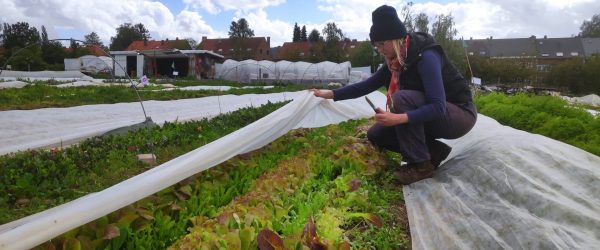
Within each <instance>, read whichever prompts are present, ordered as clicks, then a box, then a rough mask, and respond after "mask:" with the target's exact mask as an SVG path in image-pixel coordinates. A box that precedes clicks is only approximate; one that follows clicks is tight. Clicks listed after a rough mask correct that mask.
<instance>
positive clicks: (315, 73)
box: [215, 59, 352, 84]
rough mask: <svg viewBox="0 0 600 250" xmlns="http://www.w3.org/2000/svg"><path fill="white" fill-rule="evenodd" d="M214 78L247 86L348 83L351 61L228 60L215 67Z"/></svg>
mask: <svg viewBox="0 0 600 250" xmlns="http://www.w3.org/2000/svg"><path fill="white" fill-rule="evenodd" d="M215 69H216V77H217V78H220V79H225V80H231V81H238V82H242V83H250V82H252V81H254V80H261V81H279V80H289V81H292V82H298V81H299V82H298V83H304V82H306V83H309V82H310V81H318V82H322V81H334V82H342V83H344V84H346V83H348V81H349V79H350V71H351V69H352V68H351V66H350V62H343V63H334V62H329V61H324V62H320V63H308V62H290V61H285V60H284V61H278V62H273V61H266V60H263V61H256V60H245V61H241V62H238V61H235V60H231V59H228V60H226V61H225V62H223V64H217V67H216V68H215Z"/></svg>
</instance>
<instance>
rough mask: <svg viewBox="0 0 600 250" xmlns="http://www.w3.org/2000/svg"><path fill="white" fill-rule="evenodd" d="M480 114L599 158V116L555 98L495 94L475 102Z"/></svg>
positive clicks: (480, 97) (477, 99) (484, 96)
mask: <svg viewBox="0 0 600 250" xmlns="http://www.w3.org/2000/svg"><path fill="white" fill-rule="evenodd" d="M476 105H477V108H478V111H479V112H480V113H482V114H485V115H487V116H490V117H492V118H494V119H496V120H497V121H498V122H500V123H502V124H504V125H508V126H511V127H513V128H516V129H521V130H525V131H528V132H532V133H537V134H541V135H544V136H547V137H550V138H553V139H555V140H559V141H562V142H565V143H568V144H571V145H573V146H575V147H578V148H581V149H583V150H586V151H588V152H590V153H592V154H595V155H598V156H600V116H593V115H592V114H590V113H589V112H587V111H586V110H585V109H583V108H580V107H573V106H571V105H569V104H568V103H567V102H566V101H564V100H562V99H560V98H558V97H552V96H536V95H528V94H517V95H514V96H508V95H504V94H498V93H492V94H488V95H482V96H479V97H477V98H476Z"/></svg>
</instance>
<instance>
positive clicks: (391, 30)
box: [369, 5, 406, 42]
mask: <svg viewBox="0 0 600 250" xmlns="http://www.w3.org/2000/svg"><path fill="white" fill-rule="evenodd" d="M369 37H371V42H379V41H385V40H393V39H400V38H404V37H406V27H404V24H403V23H402V21H400V18H398V13H397V12H396V9H394V7H392V6H387V5H382V6H380V7H379V8H377V9H375V11H373V25H371V32H369Z"/></svg>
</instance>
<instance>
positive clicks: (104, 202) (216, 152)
mask: <svg viewBox="0 0 600 250" xmlns="http://www.w3.org/2000/svg"><path fill="white" fill-rule="evenodd" d="M369 98H371V99H373V100H376V102H377V103H383V102H385V96H384V95H383V94H381V93H379V92H374V93H371V94H370V97H369ZM373 114H375V112H374V111H373V110H372V109H371V108H370V106H368V104H367V103H366V102H365V101H364V99H354V100H347V101H341V102H335V103H334V102H333V101H331V100H325V99H322V98H317V97H314V95H313V94H312V93H311V92H308V91H302V92H301V93H297V97H296V99H294V101H292V102H291V103H288V104H287V105H285V106H284V107H282V108H280V109H278V110H276V111H275V112H273V113H271V114H269V115H267V116H265V117H263V118H262V119H260V120H258V121H256V122H254V123H252V124H250V125H248V126H246V127H244V128H242V129H239V130H237V131H235V132H233V133H231V134H229V135H227V136H225V137H222V138H221V139H219V140H216V141H214V142H211V143H209V144H207V145H205V146H203V147H200V148H198V149H196V150H194V151H191V152H189V153H187V154H185V155H182V156H180V157H178V158H175V159H173V160H171V161H169V162H166V163H164V164H162V165H160V166H157V167H155V168H153V169H151V170H149V171H146V172H144V173H142V174H140V175H137V176H135V177H132V178H130V179H128V180H125V181H123V182H121V183H119V184H116V185H114V186H112V187H110V188H107V189H105V190H103V191H101V192H98V193H93V194H89V195H86V196H84V197H81V198H79V199H77V200H74V201H71V202H69V203H66V204H63V205H60V206H58V207H54V208H51V209H49V210H46V211H43V212H40V213H37V214H34V215H31V216H28V217H25V218H23V219H20V220H17V221H13V222H10V223H7V224H4V225H1V226H0V249H28V248H31V247H34V246H36V245H38V244H41V243H43V242H44V241H47V240H49V239H52V238H53V237H55V236H58V235H60V234H61V233H64V232H66V231H68V230H70V229H73V228H75V227H78V226H81V225H83V224H85V223H88V222H90V221H93V220H95V219H96V218H99V217H101V216H104V215H106V214H108V213H110V212H113V211H115V210H117V209H119V208H122V207H124V206H127V205H129V204H131V203H133V202H136V201H138V200H140V199H142V198H144V197H147V196H149V195H151V194H153V193H156V192H158V191H160V190H162V189H164V188H167V187H169V186H171V185H173V184H175V183H177V182H179V181H181V180H183V179H185V178H187V177H189V176H191V175H194V174H196V173H198V172H200V171H203V170H206V169H208V168H211V167H213V166H215V165H217V164H219V163H221V162H224V161H226V160H228V159H230V158H232V157H234V156H236V155H238V154H242V153H246V152H249V151H252V150H256V149H259V148H261V147H263V146H265V145H267V144H268V143H270V142H272V141H274V140H275V139H277V138H279V137H280V136H282V135H284V134H286V133H287V132H288V131H290V130H291V129H294V128H299V127H319V126H324V125H328V124H334V123H339V122H342V121H345V120H348V119H357V118H364V117H369V116H372V115H373Z"/></svg>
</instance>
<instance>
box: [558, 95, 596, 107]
mask: <svg viewBox="0 0 600 250" xmlns="http://www.w3.org/2000/svg"><path fill="white" fill-rule="evenodd" d="M561 97H562V98H563V99H564V100H566V101H567V102H570V103H575V104H585V105H591V106H596V107H597V106H600V96H598V95H596V94H591V95H586V96H581V97H568V96H561Z"/></svg>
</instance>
